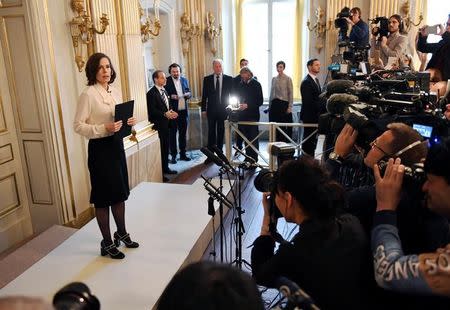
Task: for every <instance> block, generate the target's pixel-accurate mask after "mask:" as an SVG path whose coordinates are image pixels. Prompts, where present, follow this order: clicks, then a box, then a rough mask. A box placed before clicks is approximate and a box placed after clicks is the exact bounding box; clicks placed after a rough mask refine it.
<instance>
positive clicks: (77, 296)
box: [53, 282, 100, 310]
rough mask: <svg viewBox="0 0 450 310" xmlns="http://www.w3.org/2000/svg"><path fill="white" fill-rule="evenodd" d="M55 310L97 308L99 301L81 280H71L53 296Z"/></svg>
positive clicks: (95, 309) (87, 309)
mask: <svg viewBox="0 0 450 310" xmlns="http://www.w3.org/2000/svg"><path fill="white" fill-rule="evenodd" d="M53 306H54V307H55V309H56V310H69V309H79V310H99V309H100V301H99V300H98V298H97V297H96V296H95V295H93V294H92V293H91V290H90V289H89V287H88V286H87V285H86V284H84V283H82V282H72V283H69V284H67V285H66V286H64V287H63V288H61V289H60V290H59V291H58V292H56V294H55V296H54V297H53Z"/></svg>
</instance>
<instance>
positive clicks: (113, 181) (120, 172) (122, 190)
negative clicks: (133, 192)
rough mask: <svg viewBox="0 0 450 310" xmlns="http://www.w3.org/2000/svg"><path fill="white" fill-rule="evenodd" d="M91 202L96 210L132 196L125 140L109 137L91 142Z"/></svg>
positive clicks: (89, 159)
mask: <svg viewBox="0 0 450 310" xmlns="http://www.w3.org/2000/svg"><path fill="white" fill-rule="evenodd" d="M88 168H89V174H90V178H91V198H90V202H91V203H93V204H94V205H95V207H96V208H99V207H108V206H110V205H113V204H116V203H119V202H122V201H125V200H127V198H128V196H129V195H130V187H129V184H128V170H127V162H126V157H125V151H124V148H123V139H120V138H119V139H118V138H117V137H115V136H109V137H105V138H100V139H91V140H89V146H88Z"/></svg>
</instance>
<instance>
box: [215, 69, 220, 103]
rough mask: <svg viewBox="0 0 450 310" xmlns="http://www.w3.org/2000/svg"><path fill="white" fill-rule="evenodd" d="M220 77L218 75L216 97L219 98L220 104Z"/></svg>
mask: <svg viewBox="0 0 450 310" xmlns="http://www.w3.org/2000/svg"><path fill="white" fill-rule="evenodd" d="M219 78H220V75H218V74H217V75H216V96H217V101H218V102H220V80H219Z"/></svg>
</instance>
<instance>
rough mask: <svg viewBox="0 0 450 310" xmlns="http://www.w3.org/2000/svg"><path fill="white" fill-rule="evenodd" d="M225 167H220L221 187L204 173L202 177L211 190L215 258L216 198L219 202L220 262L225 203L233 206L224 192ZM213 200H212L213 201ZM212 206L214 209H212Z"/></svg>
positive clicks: (209, 208)
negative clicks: (215, 184) (214, 203)
mask: <svg viewBox="0 0 450 310" xmlns="http://www.w3.org/2000/svg"><path fill="white" fill-rule="evenodd" d="M222 169H223V168H220V170H219V172H220V173H219V176H220V183H219V188H217V187H215V186H214V185H213V184H212V183H211V182H210V181H209V180H208V179H207V178H205V177H204V176H203V175H201V177H202V178H203V180H204V181H205V183H204V184H203V185H204V187H205V189H206V190H207V191H208V192H209V198H208V214H209V215H211V216H212V217H213V237H212V243H213V250H212V251H211V255H213V256H214V259H215V257H216V244H215V238H214V215H215V210H214V205H213V202H214V199H215V200H217V201H218V202H219V231H220V262H221V263H223V252H224V251H223V245H224V242H223V236H224V229H223V205H225V206H227V207H228V208H230V209H231V208H233V204H232V203H231V202H230V201H229V200H228V198H227V197H226V196H225V195H224V194H223V192H222V190H223V184H222V181H223V173H224V172H225V171H223V170H222ZM211 200H212V202H211ZM211 208H212V211H211Z"/></svg>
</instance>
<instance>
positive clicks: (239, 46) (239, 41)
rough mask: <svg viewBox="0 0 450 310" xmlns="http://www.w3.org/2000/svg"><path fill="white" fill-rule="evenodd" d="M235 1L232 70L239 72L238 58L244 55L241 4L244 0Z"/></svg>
mask: <svg viewBox="0 0 450 310" xmlns="http://www.w3.org/2000/svg"><path fill="white" fill-rule="evenodd" d="M235 1H236V6H235V8H236V12H235V14H236V58H235V60H236V61H235V62H234V71H235V72H239V63H238V62H239V60H240V59H242V58H243V57H244V51H245V38H244V33H245V31H244V23H243V22H242V4H243V3H244V1H245V0H235Z"/></svg>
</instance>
